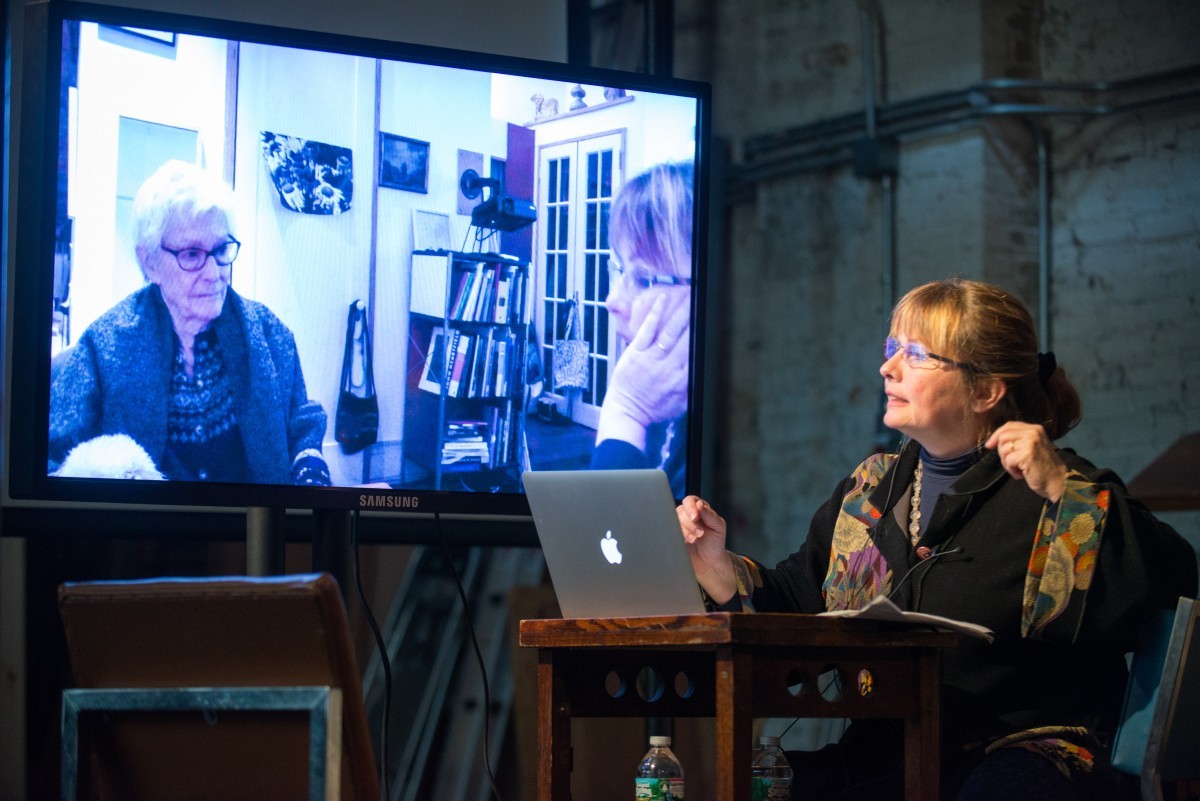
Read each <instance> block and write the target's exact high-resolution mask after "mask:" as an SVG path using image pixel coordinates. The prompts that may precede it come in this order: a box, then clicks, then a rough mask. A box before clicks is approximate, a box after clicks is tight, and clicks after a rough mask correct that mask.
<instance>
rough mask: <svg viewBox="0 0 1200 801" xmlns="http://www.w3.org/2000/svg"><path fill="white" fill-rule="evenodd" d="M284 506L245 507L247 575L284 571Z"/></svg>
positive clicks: (285, 541) (276, 573)
mask: <svg viewBox="0 0 1200 801" xmlns="http://www.w3.org/2000/svg"><path fill="white" fill-rule="evenodd" d="M283 517H284V510H283V509H275V508H272V507H269V506H251V507H248V508H247V509H246V575H247V576H277V575H281V574H283V572H284V563H285V559H284V556H285V552H286V547H285V546H286V544H287V535H286V534H285V533H284V530H283V522H284V521H283Z"/></svg>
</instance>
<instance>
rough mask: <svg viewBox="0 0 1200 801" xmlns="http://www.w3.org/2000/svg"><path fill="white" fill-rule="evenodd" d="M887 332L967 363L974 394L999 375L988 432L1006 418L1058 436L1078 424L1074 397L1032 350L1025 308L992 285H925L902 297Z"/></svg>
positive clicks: (1048, 361)
mask: <svg viewBox="0 0 1200 801" xmlns="http://www.w3.org/2000/svg"><path fill="white" fill-rule="evenodd" d="M891 331H892V333H893V334H895V333H897V332H903V333H905V334H906V335H907V336H909V337H911V338H913V339H916V340H919V341H920V342H922V343H923V344H924V345H925V347H927V348H928V349H929V350H930V351H931V352H933V353H936V354H938V355H939V356H945V357H947V358H950V359H954V360H955V361H957V362H961V363H963V364H966V365H968V368H967V369H965V370H963V371H962V372H963V374H964V375H963V378H964V382H965V383H966V386H967V388H968V389H970V390H973V389H974V388H975V387H977V386H978V385H979V382H980V381H981V380H983V379H987V378H998V379H1000V380H1001V381H1003V382H1004V384H1005V386H1006V387H1007V391H1006V392H1005V394H1004V397H1003V398H1002V399H1001V400H1000V402H999V403H998V404H997V405H996V407H995V408H994V409H993V410H992V418H991V420H990V421H989V426H988V427H987V431H985V432H984V436H985V437H986V436H987V434H988V433H990V432H991V431H994V430H995V429H996V428H999V427H1000V426H1001V425H1003V424H1004V423H1006V422H1008V421H1010V420H1019V421H1022V422H1026V423H1039V424H1041V425H1042V426H1043V427H1044V428H1045V429H1046V433H1047V434H1048V435H1049V436H1050V438H1051V439H1058V438H1059V437H1061V436H1062V435H1064V434H1066V433H1067V432H1068V431H1070V430H1071V429H1072V428H1074V427H1075V425H1076V424H1077V423H1078V422H1079V418H1080V414H1081V407H1080V401H1079V393H1078V392H1077V391H1076V390H1075V387H1074V386H1072V385H1071V382H1070V381H1069V380H1068V379H1067V376H1066V373H1065V372H1064V371H1063V369H1062V368H1061V367H1059V366H1058V365H1057V363H1056V362H1055V359H1054V355H1053V354H1051V353H1038V341H1037V332H1036V330H1035V328H1034V325H1033V318H1032V317H1031V316H1030V314H1029V311H1028V309H1026V308H1025V305H1024V304H1023V303H1021V301H1019V300H1018V299H1017V298H1015V297H1013V296H1012V295H1010V294H1008V293H1007V292H1005V291H1004V290H1002V289H1000V288H999V287H996V286H992V285H991V284H985V283H983V282H981V281H972V280H969V279H965V278H957V277H955V278H947V279H945V280H942V281H932V282H930V283H928V284H923V285H921V286H919V287H917V288H915V289H913V290H911V291H909V292H908V294H906V295H905V296H904V297H903V298H901V299H900V301H899V302H898V303H897V304H896V308H895V309H894V310H893V311H892V324H891Z"/></svg>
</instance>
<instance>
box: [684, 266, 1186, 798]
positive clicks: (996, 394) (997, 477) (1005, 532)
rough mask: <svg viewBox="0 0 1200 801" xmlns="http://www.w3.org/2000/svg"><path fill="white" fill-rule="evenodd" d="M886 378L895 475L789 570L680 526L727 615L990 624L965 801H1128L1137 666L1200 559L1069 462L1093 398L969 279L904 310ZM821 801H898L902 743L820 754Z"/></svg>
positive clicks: (959, 659) (852, 742) (844, 487)
mask: <svg viewBox="0 0 1200 801" xmlns="http://www.w3.org/2000/svg"><path fill="white" fill-rule="evenodd" d="M883 356H884V362H883V366H882V367H881V368H880V373H881V374H882V376H883V381H884V391H885V393H886V396H887V409H886V411H885V412H884V417H883V422H884V423H885V424H886V425H887V426H889V427H890V428H893V429H896V430H898V431H900V432H902V433H903V434H904V437H905V439H904V443H903V445H902V446H901V448H900V450H899V452H898V453H894V454H879V455H875V456H872V457H870V458H868V459H867V460H866V461H865V462H863V463H862V464H860V465H859V466H858V467H856V468H855V469H854V471H853V472H851V473H850V474H849V475H848V476H847V477H846V478H844V479H843V480H842V482H841V483H840V484H839V485H838V487H837V488H836V489H835V490H834V492H833V495H832V496H831V497H830V499H829V500H828V501H827V502H826V503H825V504H824V505H823V506H822V507H821V508H820V509H819V510H818V511H817V513H816V515H815V516H814V517H813V519H812V522H811V524H810V526H809V530H808V535H807V538H806V539H805V540H804V542H803V543H802V544H801V546H800V549H799V550H798V551H796V552H795V553H793V554H792V555H791V556H789V557H788V558H787V559H785V560H783V561H782V562H780V563H779V564H778V565H776V566H775V567H774V568H769V567H766V566H764V565H762V564H760V563H758V562H755V561H753V560H751V559H749V558H746V557H743V556H739V555H736V554H733V553H730V552H728V551H727V550H726V548H725V538H726V531H727V528H726V522H725V520H724V519H723V518H722V517H721V516H720V515H719V514H717V512H716V511H715V510H714V509H713V508H712V507H711V506H710V505H709V504H708V503H707V502H705V501H703V500H701V499H700V498H697V497H695V496H689V497H688V498H685V499H684V501H683V503H682V504H681V505H680V506H679V509H678V515H679V521H680V525H681V527H682V530H683V536H684V540H685V541H686V542H687V543H688V546H689V549H690V552H691V556H692V565H693V568H694V569H695V572H696V577H697V579H698V580H699V582H700V584H701V586H702V587H703V589H704V591H705V592H706V593H707V595H708V597H709V598H710V599H711V601H712V603H713V605H714V606H716V607H719V608H722V609H727V610H729V609H743V610H748V611H749V610H757V611H760V612H762V611H769V612H805V613H815V612H824V611H826V610H838V609H855V608H860V607H862V606H863V605H865V604H867V603H868V602H870V601H871V600H872V599H873V598H876V597H877V596H880V595H885V596H888V597H890V598H891V599H892V600H894V601H895V602H896V603H897V604H898V605H899V606H901V607H902V608H905V609H912V610H918V611H921V612H929V613H933V614H938V615H943V616H946V617H952V618H958V619H961V620H966V621H970V622H972V623H978V624H981V625H983V626H986V627H988V628H990V629H992V630H993V631H994V632H995V635H996V638H995V642H994V643H993V644H988V643H986V642H984V641H982V640H976V639H974V638H963V639H961V640H960V642H959V644H958V645H957V647H954V648H951V649H949V650H948V651H947V652H946V654H945V657H944V663H943V686H942V698H943V717H942V720H943V724H942V744H943V748H942V771H941V775H942V788H943V795H944V797H947V798H958V799H961V800H962V801H967V799H971V800H973V801H974V800H977V799H992V798H995V799H1002V798H1003V799H1017V798H1038V799H1099V798H1110V797H1112V786H1111V784H1109V782H1110V781H1111V780H1112V778H1113V777H1112V774H1111V773H1109V772H1106V771H1105V770H1103V767H1104V763H1105V760H1106V752H1105V744H1106V743H1107V742H1108V740H1107V738H1108V737H1109V736H1110V735H1111V734H1112V732H1113V727H1114V723H1115V719H1116V715H1117V714H1118V712H1119V708H1120V704H1121V701H1122V697H1123V689H1124V684H1125V677H1126V667H1125V661H1124V654H1125V652H1127V651H1131V650H1133V649H1134V648H1135V647H1136V644H1137V637H1138V633H1139V628H1140V626H1141V624H1142V623H1143V621H1144V620H1145V619H1146V617H1147V615H1148V614H1149V613H1150V612H1151V611H1152V610H1155V609H1159V608H1172V609H1173V608H1174V607H1175V603H1176V601H1177V599H1178V598H1179V596H1180V595H1187V596H1193V595H1194V594H1195V592H1196V580H1197V579H1196V556H1195V554H1194V552H1193V551H1192V549H1191V548H1190V546H1189V545H1188V544H1187V543H1186V542H1185V541H1184V540H1183V539H1182V538H1181V537H1180V536H1179V535H1178V534H1177V533H1176V532H1175V531H1174V530H1173V529H1171V528H1170V527H1169V526H1167V525H1165V524H1163V523H1161V522H1159V521H1158V520H1156V519H1155V518H1154V517H1153V516H1152V515H1151V514H1150V513H1149V512H1148V511H1147V510H1146V509H1145V508H1144V507H1143V506H1142V505H1141V504H1139V503H1138V502H1137V501H1136V500H1134V499H1132V498H1130V497H1129V496H1128V494H1127V493H1126V491H1125V487H1124V485H1123V484H1122V483H1121V481H1120V480H1119V479H1118V478H1117V477H1116V476H1115V475H1114V474H1113V473H1112V472H1110V471H1107V470H1102V469H1098V468H1096V467H1094V466H1093V465H1092V464H1090V463H1089V462H1087V461H1086V460H1084V459H1082V458H1081V457H1079V456H1077V455H1076V454H1075V453H1073V452H1072V451H1070V450H1064V449H1060V448H1057V447H1056V446H1055V445H1054V444H1053V443H1054V440H1056V439H1058V438H1059V437H1061V436H1062V435H1064V434H1065V433H1066V432H1067V431H1068V430H1069V429H1070V428H1071V427H1072V426H1073V425H1074V424H1075V423H1076V422H1077V421H1078V418H1079V414H1080V403H1079V396H1078V394H1077V393H1076V391H1075V389H1074V388H1073V387H1072V386H1071V384H1070V383H1069V382H1068V380H1067V378H1066V375H1065V374H1064V372H1063V370H1062V368H1060V367H1058V366H1057V365H1056V363H1055V359H1054V356H1053V355H1052V354H1049V353H1038V351H1037V337H1036V334H1035V332H1034V327H1033V322H1032V319H1031V318H1030V315H1029V313H1028V311H1027V310H1026V309H1025V307H1024V306H1023V305H1022V304H1021V303H1020V302H1019V301H1017V300H1016V299H1015V298H1013V297H1012V296H1011V295H1009V294H1007V293H1005V292H1004V291H1002V290H1001V289H999V288H997V287H994V286H990V285H987V284H983V283H979V282H975V281H968V280H961V279H950V280H945V281H936V282H933V283H929V284H925V285H924V286H920V287H917V288H916V289H914V290H912V291H911V292H909V293H908V294H907V295H906V296H905V297H904V298H903V299H901V301H900V302H899V304H897V306H896V308H895V310H894V312H893V314H892V322H891V333H890V335H889V336H888V338H887V340H886V341H885V343H884V350H883ZM790 756H792V757H793V759H794V764H795V767H796V769H797V778H796V781H795V783H794V784H793V787H795V788H796V793H797V794H799V793H803V795H801V796H800V797H803V798H822V799H848V798H853V799H888V798H898V797H900V795H901V788H902V786H903V785H902V778H903V761H902V741H901V737H900V724H899V723H898V722H893V721H874V720H871V721H866V720H864V721H855V722H853V723H851V725H850V726H849V727H848V728H847V730H846V732H845V733H844V735H843V736H842V737H841V739H840V741H839V742H838V743H836V744H832V745H830V746H827V747H826V748H825V749H823V750H822V751H820V752H817V753H816V754H803V753H796V754H790Z"/></svg>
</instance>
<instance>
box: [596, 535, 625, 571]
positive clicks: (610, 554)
mask: <svg viewBox="0 0 1200 801" xmlns="http://www.w3.org/2000/svg"><path fill="white" fill-rule="evenodd" d="M600 550H602V551H604V558H605V559H607V560H608V561H609V562H610V563H611V564H614V565H619V564H621V551H620V549H619V548H617V541H616V540H615V539H613V535H612V531H611V530H609V531H606V532H604V539H602V540H600Z"/></svg>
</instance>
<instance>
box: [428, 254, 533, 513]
mask: <svg viewBox="0 0 1200 801" xmlns="http://www.w3.org/2000/svg"><path fill="white" fill-rule="evenodd" d="M411 275H412V286H411V289H410V293H409V311H410V317H409V365H410V369H409V391H408V400H407V402H406V409H405V419H406V421H408V420H412V421H414V425H413V426H411V427H410V426H407V425H406V427H405V443H406V444H405V457H406V459H408V460H411V461H413V462H415V463H416V464H418V465H420V466H421V467H423V468H424V469H426V470H427V471H428V472H429V475H430V485H431V487H433V488H434V489H443V488H446V487H445V482H446V480H447V477H449V476H451V475H453V476H454V480H455V481H456V482H462V483H466V484H468V485H472V488H473V489H490V488H495V487H500V488H501V489H502V490H503V491H509V490H519V488H520V480H521V476H520V473H521V465H522V463H523V461H524V439H525V438H524V414H523V411H524V406H525V404H524V401H525V375H524V370H523V369H521V366H522V365H523V364H524V358H525V348H526V347H528V344H527V343H528V324H529V311H528V309H529V303H528V296H527V293H528V285H529V270H528V263H527V262H523V261H521V260H519V259H516V258H514V257H511V256H506V255H503V254H499V253H463V252H457V251H444V250H438V251H416V252H414V254H413V267H412V273H411ZM434 406H436V409H435V408H433V407H434ZM431 419H436V420H437V425H436V427H434V428H433V429H432V430H431V429H430V427H429V426H428V425H424V426H422V425H420V424H419V423H416V422H415V421H424V420H431ZM410 429H411V430H410ZM476 483H477V484H478V485H479V486H478V487H475V486H473V485H474V484H476ZM456 486H459V485H458V484H456Z"/></svg>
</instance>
